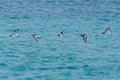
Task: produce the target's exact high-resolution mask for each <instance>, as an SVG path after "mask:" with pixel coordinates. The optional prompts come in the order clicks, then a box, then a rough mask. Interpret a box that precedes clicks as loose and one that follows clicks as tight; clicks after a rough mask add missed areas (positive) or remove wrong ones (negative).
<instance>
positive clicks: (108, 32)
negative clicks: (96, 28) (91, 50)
mask: <svg viewBox="0 0 120 80" xmlns="http://www.w3.org/2000/svg"><path fill="white" fill-rule="evenodd" d="M102 34H103V35H106V34H110V35H111V32H110V27H108V28H106V29H105V31H104V32H103V33H102Z"/></svg>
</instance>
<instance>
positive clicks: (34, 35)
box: [32, 34, 41, 42]
mask: <svg viewBox="0 0 120 80" xmlns="http://www.w3.org/2000/svg"><path fill="white" fill-rule="evenodd" d="M32 36H33V38H34V40H35V41H36V42H38V39H39V38H41V37H40V36H39V35H38V34H32Z"/></svg>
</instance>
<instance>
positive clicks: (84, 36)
mask: <svg viewBox="0 0 120 80" xmlns="http://www.w3.org/2000/svg"><path fill="white" fill-rule="evenodd" d="M81 37H82V38H83V40H84V41H85V42H87V34H81Z"/></svg>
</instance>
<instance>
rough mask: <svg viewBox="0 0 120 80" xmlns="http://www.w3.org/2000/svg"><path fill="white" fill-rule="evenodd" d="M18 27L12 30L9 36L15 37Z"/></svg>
mask: <svg viewBox="0 0 120 80" xmlns="http://www.w3.org/2000/svg"><path fill="white" fill-rule="evenodd" d="M18 31H19V29H18V28H17V29H15V30H13V32H12V34H10V37H16V36H17V33H18Z"/></svg>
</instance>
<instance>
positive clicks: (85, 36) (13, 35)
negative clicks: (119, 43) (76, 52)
mask: <svg viewBox="0 0 120 80" xmlns="http://www.w3.org/2000/svg"><path fill="white" fill-rule="evenodd" d="M18 31H19V29H18V28H17V29H15V30H13V32H12V34H10V37H16V36H17V33H18ZM102 34H103V35H107V34H109V35H111V32H110V27H108V28H106V29H105V31H104V32H103V33H102ZM57 36H59V37H62V36H65V33H64V32H60V33H59V34H58V35H57ZM80 36H81V37H82V38H83V40H84V41H85V43H86V42H87V37H88V35H87V34H81V35H80ZM32 37H33V39H34V40H35V41H36V42H38V39H39V38H41V37H40V36H39V35H38V34H32Z"/></svg>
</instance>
